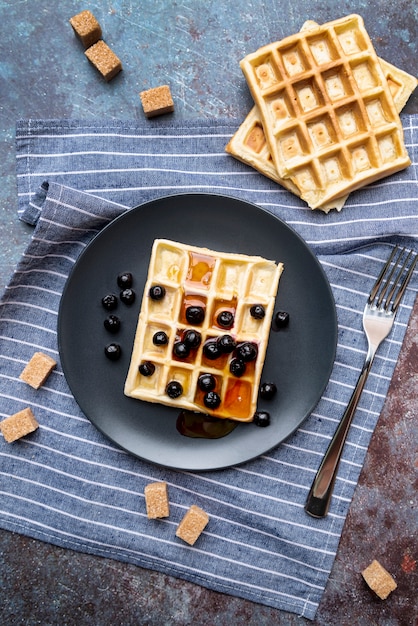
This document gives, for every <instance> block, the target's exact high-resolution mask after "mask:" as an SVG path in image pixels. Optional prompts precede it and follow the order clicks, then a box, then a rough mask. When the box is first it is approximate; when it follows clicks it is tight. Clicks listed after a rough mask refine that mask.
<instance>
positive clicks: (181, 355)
mask: <svg viewBox="0 0 418 626" xmlns="http://www.w3.org/2000/svg"><path fill="white" fill-rule="evenodd" d="M173 353H174V355H175V356H176V357H177V358H178V359H187V357H188V356H189V354H190V348H189V346H188V345H187V344H186V343H184V341H176V343H175V344H174V346H173Z"/></svg>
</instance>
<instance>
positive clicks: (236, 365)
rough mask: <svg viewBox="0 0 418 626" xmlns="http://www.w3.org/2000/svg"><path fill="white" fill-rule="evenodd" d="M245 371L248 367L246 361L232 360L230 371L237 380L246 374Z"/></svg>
mask: <svg viewBox="0 0 418 626" xmlns="http://www.w3.org/2000/svg"><path fill="white" fill-rule="evenodd" d="M245 369H246V365H245V363H244V361H241V360H240V359H232V361H231V363H230V364H229V371H230V372H231V374H233V375H234V376H236V377H237V378H240V376H242V375H243V374H245Z"/></svg>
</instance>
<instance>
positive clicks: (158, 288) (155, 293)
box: [149, 285, 165, 300]
mask: <svg viewBox="0 0 418 626" xmlns="http://www.w3.org/2000/svg"><path fill="white" fill-rule="evenodd" d="M164 296H165V287H163V286H162V285H154V286H153V287H151V289H150V290H149V297H150V298H151V300H162V299H163V298H164Z"/></svg>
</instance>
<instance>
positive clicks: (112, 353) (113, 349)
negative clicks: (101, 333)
mask: <svg viewBox="0 0 418 626" xmlns="http://www.w3.org/2000/svg"><path fill="white" fill-rule="evenodd" d="M121 354H122V350H121V348H120V345H119V344H118V343H109V345H107V346H106V347H105V355H106V356H107V358H108V359H110V360H111V361H117V360H118V359H119V358H120V356H121Z"/></svg>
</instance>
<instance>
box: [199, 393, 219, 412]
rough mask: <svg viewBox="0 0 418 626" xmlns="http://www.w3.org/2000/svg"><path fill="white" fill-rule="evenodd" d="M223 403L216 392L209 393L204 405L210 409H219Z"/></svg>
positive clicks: (206, 395) (204, 399)
mask: <svg viewBox="0 0 418 626" xmlns="http://www.w3.org/2000/svg"><path fill="white" fill-rule="evenodd" d="M220 403H221V398H220V396H219V395H218V394H217V393H216V391H208V393H207V394H205V397H204V398H203V404H204V405H205V407H207V408H208V409H217V408H218V406H219V405H220Z"/></svg>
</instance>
